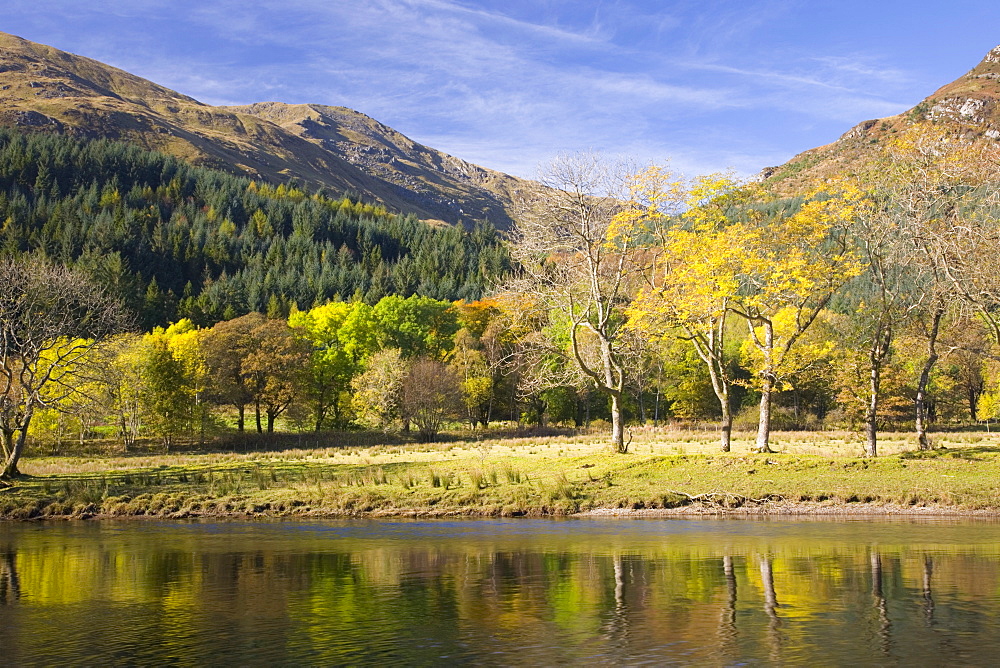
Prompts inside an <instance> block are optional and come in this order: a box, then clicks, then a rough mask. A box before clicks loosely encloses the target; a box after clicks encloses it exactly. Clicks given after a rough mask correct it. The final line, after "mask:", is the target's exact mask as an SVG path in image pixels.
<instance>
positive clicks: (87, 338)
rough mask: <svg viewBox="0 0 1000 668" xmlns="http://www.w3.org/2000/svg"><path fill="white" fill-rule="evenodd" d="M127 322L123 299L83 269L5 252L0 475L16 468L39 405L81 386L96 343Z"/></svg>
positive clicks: (0, 307)
mask: <svg viewBox="0 0 1000 668" xmlns="http://www.w3.org/2000/svg"><path fill="white" fill-rule="evenodd" d="M127 324H128V318H127V316H126V313H125V311H124V309H123V307H122V305H121V303H120V302H119V301H118V300H117V299H116V298H115V297H113V296H111V295H110V294H109V293H108V292H107V291H106V290H105V289H103V288H101V287H99V286H97V285H96V284H94V283H93V282H92V281H91V280H89V279H88V278H87V277H85V276H84V275H82V274H81V273H79V272H75V271H71V270H69V269H66V268H65V267H61V266H57V265H51V264H47V263H44V262H41V261H28V260H17V259H11V258H5V259H2V260H0V455H2V456H3V463H2V466H3V468H2V470H0V478H11V477H13V476H16V475H18V473H19V471H18V462H19V461H20V459H21V456H22V454H23V453H24V445H25V439H26V437H27V435H28V430H29V428H30V426H31V420H32V417H33V416H34V415H35V413H36V411H38V410H39V409H40V408H43V407H46V406H58V405H59V404H60V402H62V401H65V400H66V399H67V398H69V397H71V396H72V395H73V394H74V393H76V392H77V391H78V390H77V388H78V387H79V386H80V385H81V384H82V382H83V379H84V378H87V377H89V376H90V375H91V371H90V368H89V356H90V355H91V353H92V352H93V350H94V348H95V347H96V346H98V345H100V344H101V343H102V342H103V341H105V340H106V339H107V338H108V337H109V336H111V335H112V334H114V333H116V332H118V331H121V330H122V329H123V328H124V327H126V326H127Z"/></svg>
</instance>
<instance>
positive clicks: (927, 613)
mask: <svg viewBox="0 0 1000 668" xmlns="http://www.w3.org/2000/svg"><path fill="white" fill-rule="evenodd" d="M933 574H934V562H933V560H932V559H931V556H930V555H929V554H928V555H925V556H924V619H926V620H927V626H934V596H933V595H932V594H931V575H933Z"/></svg>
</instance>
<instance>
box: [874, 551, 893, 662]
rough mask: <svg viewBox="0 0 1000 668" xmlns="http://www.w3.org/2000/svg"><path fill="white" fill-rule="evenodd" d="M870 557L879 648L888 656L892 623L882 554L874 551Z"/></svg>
mask: <svg viewBox="0 0 1000 668" xmlns="http://www.w3.org/2000/svg"><path fill="white" fill-rule="evenodd" d="M870 558H871V568H872V598H873V599H874V602H875V610H876V613H877V615H878V631H877V633H878V638H879V650H881V652H882V653H883V654H885V655H886V656H888V655H889V650H890V646H891V641H892V635H891V632H892V623H891V622H890V621H889V608H888V604H887V603H886V600H885V593H884V592H883V590H882V555H881V554H879V553H878V552H872V553H871V555H870Z"/></svg>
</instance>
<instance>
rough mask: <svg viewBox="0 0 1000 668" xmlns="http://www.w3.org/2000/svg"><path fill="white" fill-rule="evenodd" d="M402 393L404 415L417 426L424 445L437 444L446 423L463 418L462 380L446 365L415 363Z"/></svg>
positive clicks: (431, 361) (420, 360) (424, 360)
mask: <svg viewBox="0 0 1000 668" xmlns="http://www.w3.org/2000/svg"><path fill="white" fill-rule="evenodd" d="M402 390H403V392H402V402H401V406H400V408H401V411H402V414H403V416H404V419H406V420H409V421H410V422H411V423H413V425H414V426H416V428H417V433H418V434H419V436H420V440H422V441H425V442H427V441H431V440H433V439H434V437H436V436H437V435H438V433H439V432H440V431H441V429H442V427H443V426H444V424H445V423H446V422H448V421H449V420H455V419H457V418H458V416H459V415H461V408H462V393H461V387H460V381H459V378H458V376H457V375H456V374H455V372H454V371H453V370H452V369H450V368H448V366H447V365H445V364H444V363H443V362H439V361H438V360H435V359H431V358H427V357H422V358H418V359H416V360H414V361H413V363H412V364H411V365H410V369H409V373H408V374H407V375H406V378H404V379H403V387H402Z"/></svg>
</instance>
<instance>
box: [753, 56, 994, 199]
mask: <svg viewBox="0 0 1000 668" xmlns="http://www.w3.org/2000/svg"><path fill="white" fill-rule="evenodd" d="M920 122H929V123H932V124H934V125H936V126H939V127H941V128H943V129H945V130H947V131H948V133H949V134H950V135H952V136H955V137H961V138H962V139H963V140H964V141H996V140H998V139H1000V46H998V47H996V48H994V49H992V50H991V51H990V52H989V53H987V54H986V57H985V58H983V60H982V61H981V62H980V63H979V64H978V65H976V66H975V67H974V68H972V69H971V70H969V72H967V73H966V74H964V75H963V76H961V77H959V78H958V79H956V80H955V81H952V82H951V83H949V84H946V85H944V86H942V87H941V88H939V89H938V90H937V91H935V92H934V93H933V94H932V95H930V96H928V97H927V98H925V99H924V100H922V101H921V102H920V103H919V104H917V105H915V106H914V107H912V108H911V109H909V110H907V111H905V112H903V113H902V114H898V115H896V116H889V117H886V118H879V119H874V120H867V121H863V122H861V123H859V124H857V125H855V126H854V127H853V128H851V129H850V130H848V131H847V132H845V133H844V134H843V135H842V136H841V137H840V138H839V139H838V140H837V141H835V142H833V143H831V144H827V145H826V146H819V147H817V148H813V149H809V150H808V151H804V152H802V153H800V154H799V155H797V156H795V157H794V158H792V159H791V160H789V161H788V162H787V163H785V164H784V165H781V166H778V167H768V168H766V169H765V170H764V171H763V172H761V177H762V178H764V179H767V180H769V181H771V182H772V183H774V184H775V185H776V186H778V187H779V188H780V189H782V190H787V191H793V190H796V189H797V188H799V187H801V186H802V185H803V184H804V183H806V182H808V181H811V180H816V179H822V178H824V177H827V176H830V175H832V174H835V173H844V172H848V173H849V172H851V171H852V170H853V169H855V168H856V167H857V166H858V165H860V164H861V163H863V162H864V161H865V159H866V158H867V157H868V156H870V155H871V153H872V148H873V147H875V146H877V145H878V144H880V143H882V142H884V141H886V139H887V138H889V137H891V136H892V135H894V134H896V133H899V132H900V131H902V130H904V129H905V128H906V127H908V126H910V125H912V124H914V123H920Z"/></svg>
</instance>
